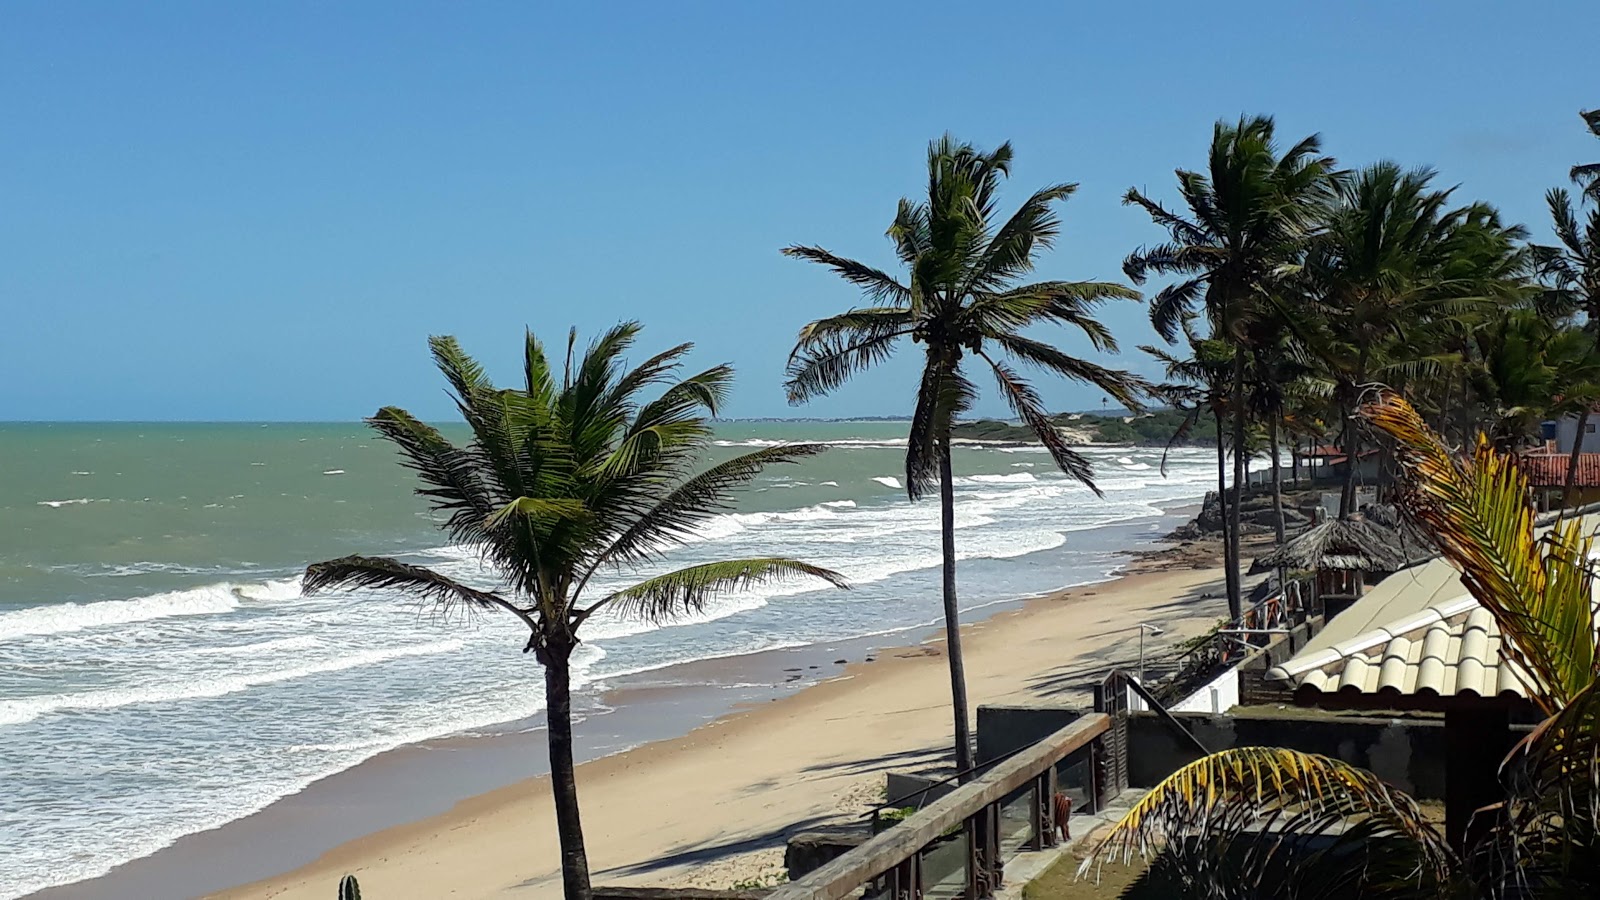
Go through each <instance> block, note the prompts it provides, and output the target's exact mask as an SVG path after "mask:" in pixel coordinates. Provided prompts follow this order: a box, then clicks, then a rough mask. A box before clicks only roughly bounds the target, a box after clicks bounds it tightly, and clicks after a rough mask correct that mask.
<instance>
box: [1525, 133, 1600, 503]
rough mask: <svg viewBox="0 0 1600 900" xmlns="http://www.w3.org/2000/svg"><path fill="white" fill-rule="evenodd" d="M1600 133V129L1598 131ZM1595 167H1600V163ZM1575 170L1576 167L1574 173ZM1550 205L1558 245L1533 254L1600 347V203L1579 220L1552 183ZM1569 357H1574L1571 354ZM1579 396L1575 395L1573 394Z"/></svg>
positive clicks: (1585, 410) (1585, 414)
mask: <svg viewBox="0 0 1600 900" xmlns="http://www.w3.org/2000/svg"><path fill="white" fill-rule="evenodd" d="M1586 116H1588V117H1589V118H1590V122H1591V127H1592V128H1595V129H1600V110H1596V111H1594V112H1591V113H1587V114H1586ZM1597 133H1600V131H1597ZM1588 168H1592V169H1594V170H1595V171H1596V173H1600V163H1596V164H1595V165H1593V166H1590V167H1588ZM1576 175H1577V170H1574V177H1576ZM1597 185H1600V174H1596V176H1595V178H1594V180H1593V181H1592V183H1591V184H1590V189H1591V190H1593V189H1595V187H1596V186H1597ZM1545 203H1546V205H1548V206H1549V207H1550V219H1551V222H1552V223H1553V224H1554V226H1555V231H1556V239H1557V240H1559V241H1560V242H1561V244H1560V246H1535V247H1533V248H1532V250H1533V258H1534V261H1535V264H1536V265H1537V267H1538V271H1539V275H1540V277H1541V278H1543V279H1544V281H1545V283H1546V284H1548V285H1549V286H1550V288H1551V291H1552V293H1553V294H1554V295H1555V298H1554V303H1555V304H1556V305H1559V306H1561V307H1564V308H1565V309H1567V310H1571V311H1575V312H1579V313H1582V315H1583V317H1584V321H1583V327H1584V329H1585V330H1586V331H1588V332H1589V333H1590V334H1591V335H1592V336H1593V339H1594V343H1593V346H1594V347H1595V350H1596V352H1597V353H1600V203H1597V205H1596V206H1595V207H1594V208H1593V209H1590V210H1589V214H1588V216H1587V217H1586V218H1584V219H1583V220H1582V221H1581V222H1580V221H1579V218H1578V211H1577V210H1575V209H1574V208H1573V205H1572V198H1571V197H1569V196H1568V195H1567V192H1566V191H1564V190H1562V189H1560V188H1554V189H1552V190H1551V191H1549V192H1548V193H1546V194H1545ZM1568 358H1569V359H1570V357H1568ZM1575 399H1576V398H1575ZM1591 409H1592V405H1591V404H1590V403H1589V402H1587V401H1580V402H1578V403H1577V405H1576V407H1575V408H1574V409H1573V410H1571V411H1572V412H1574V413H1576V415H1577V416H1578V437H1577V439H1576V440H1575V441H1573V444H1572V456H1571V458H1570V459H1569V460H1568V461H1567V479H1566V488H1565V490H1564V491H1563V492H1562V504H1563V505H1567V504H1566V501H1567V499H1568V498H1570V497H1571V495H1572V490H1573V485H1574V484H1575V483H1576V481H1577V477H1578V454H1579V452H1580V451H1581V450H1582V449H1583V434H1584V426H1585V425H1586V424H1587V423H1588V421H1589V413H1590V411H1591Z"/></svg>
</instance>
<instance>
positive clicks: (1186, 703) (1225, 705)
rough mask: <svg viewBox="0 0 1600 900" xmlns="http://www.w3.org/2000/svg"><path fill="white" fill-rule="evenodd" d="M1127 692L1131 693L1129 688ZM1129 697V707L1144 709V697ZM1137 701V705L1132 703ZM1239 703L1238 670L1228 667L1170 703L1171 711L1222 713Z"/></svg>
mask: <svg viewBox="0 0 1600 900" xmlns="http://www.w3.org/2000/svg"><path fill="white" fill-rule="evenodd" d="M1129 693H1130V694H1131V693H1133V692H1132V691H1131V690H1130V691H1129ZM1128 699H1129V708H1130V709H1144V708H1145V702H1144V698H1143V697H1140V696H1138V695H1137V694H1135V695H1134V696H1132V697H1130V698H1128ZM1133 701H1138V705H1137V706H1134V705H1132V703H1133ZM1238 705H1239V670H1238V669H1237V668H1233V669H1229V670H1228V671H1226V672H1223V673H1222V674H1221V675H1218V676H1217V677H1216V678H1213V679H1212V680H1211V683H1210V684H1204V685H1201V686H1200V689H1199V690H1197V691H1195V692H1194V693H1192V694H1190V695H1189V696H1187V697H1185V698H1183V699H1182V700H1179V701H1178V702H1177V703H1174V704H1172V707H1171V709H1172V711H1173V712H1207V713H1222V712H1227V711H1228V710H1230V709H1233V708H1234V707H1235V706H1238Z"/></svg>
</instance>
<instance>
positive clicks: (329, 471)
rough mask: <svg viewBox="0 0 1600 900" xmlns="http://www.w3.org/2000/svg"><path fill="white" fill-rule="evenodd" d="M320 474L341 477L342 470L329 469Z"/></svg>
mask: <svg viewBox="0 0 1600 900" xmlns="http://www.w3.org/2000/svg"><path fill="white" fill-rule="evenodd" d="M322 474H324V475H343V474H344V470H343V469H329V470H328V471H326V472H323V473H322Z"/></svg>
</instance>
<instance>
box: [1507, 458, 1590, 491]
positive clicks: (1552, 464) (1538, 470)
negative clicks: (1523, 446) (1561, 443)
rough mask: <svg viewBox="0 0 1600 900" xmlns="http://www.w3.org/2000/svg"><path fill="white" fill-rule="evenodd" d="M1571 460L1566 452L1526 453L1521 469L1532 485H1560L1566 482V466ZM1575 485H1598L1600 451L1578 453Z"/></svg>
mask: <svg viewBox="0 0 1600 900" xmlns="http://www.w3.org/2000/svg"><path fill="white" fill-rule="evenodd" d="M1570 460H1571V457H1570V455H1568V454H1566V453H1527V454H1524V455H1523V457H1522V471H1523V472H1524V473H1525V474H1526V475H1527V476H1528V483H1529V484H1532V485H1533V486H1534V487H1561V486H1563V485H1565V484H1566V483H1567V466H1568V464H1569V462H1570ZM1574 484H1575V486H1577V487H1600V453H1580V454H1578V478H1577V480H1576V481H1575V482H1574Z"/></svg>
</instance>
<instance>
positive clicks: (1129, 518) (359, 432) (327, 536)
mask: <svg viewBox="0 0 1600 900" xmlns="http://www.w3.org/2000/svg"><path fill="white" fill-rule="evenodd" d="M905 427H906V426H905V425H904V424H901V423H798V422H796V423H784V422H778V423H726V424H724V425H722V426H720V427H719V429H718V432H717V437H718V440H717V441H716V445H715V446H714V447H713V448H712V451H711V456H712V458H714V459H720V458H725V457H726V456H729V455H732V454H735V453H739V452H744V451H747V450H749V449H752V448H755V447H760V446H767V445H769V444H771V443H775V442H779V441H796V440H814V441H824V442H826V443H828V444H830V445H831V447H830V450H829V452H827V453H825V454H823V455H821V456H820V457H818V458H816V459H813V460H809V461H807V462H805V463H803V464H800V465H793V466H781V467H776V468H773V469H770V470H769V471H768V472H767V474H766V475H764V476H763V477H762V478H760V479H759V480H758V481H756V482H755V483H754V484H752V485H751V486H750V488H749V489H747V490H746V491H745V492H744V493H743V494H742V495H741V497H740V500H739V504H738V508H737V510H736V511H735V512H731V513H729V514H726V515H722V516H718V517H717V518H715V519H713V520H711V521H709V522H708V523H706V525H705V527H704V528H703V529H701V531H700V532H699V534H698V535H697V536H696V537H695V539H694V540H692V541H691V542H689V543H688V544H686V545H685V546H683V547H680V548H677V549H675V550H673V551H672V552H671V553H670V554H669V558H668V560H667V563H666V565H670V566H673V567H676V566H680V565H688V564H692V563H695V562H699V561H706V560H710V559H716V558H731V557H735V556H756V555H772V554H777V553H782V554H786V555H792V556H797V557H799V558H801V559H805V560H808V561H810V562H814V563H818V564H821V565H826V566H830V567H833V568H836V569H838V570H840V571H842V572H844V573H845V574H846V575H847V576H849V577H850V579H851V580H852V581H853V582H854V584H855V589H854V590H851V591H848V592H842V591H834V590H819V589H818V588H816V587H815V586H814V585H812V584H807V583H792V584H784V585H779V586H772V587H766V588H762V589H759V590H756V591H751V592H748V593H744V594H737V595H731V596H727V597H724V598H722V599H720V600H718V601H716V602H714V603H713V604H712V605H711V606H710V607H709V608H708V609H707V610H706V611H705V612H704V613H703V614H702V615H700V616H697V617H695V618H693V619H690V620H686V621H683V622H678V623H674V624H671V625H667V626H662V627H654V626H649V625H646V624H643V623H640V622H633V621H624V620H619V619H616V618H610V619H606V618H599V617H597V619H596V620H595V621H592V622H591V623H589V625H588V626H587V628H586V632H585V635H586V638H587V640H586V643H585V644H584V645H583V646H582V647H581V648H580V650H579V653H578V656H577V659H576V675H577V680H578V683H579V685H580V688H579V694H580V695H581V699H580V701H579V702H578V704H577V706H578V713H579V715H580V716H593V715H600V714H604V713H605V712H606V710H605V709H604V707H602V706H600V705H599V703H598V702H597V700H595V699H594V698H595V697H596V696H597V695H598V694H599V693H600V688H602V687H603V685H604V681H605V680H606V679H607V678H614V677H616V676H619V675H622V674H628V673H636V672H640V671H647V670H650V669H655V668H659V667H663V666H668V665H671V664H673V663H678V662H684V661H687V660H691V659H703V658H707V657H717V656H732V655H737V654H742V653H749V652H752V651H757V650H761V649H767V648H773V647H782V646H796V645H803V644H806V643H810V642H820V641H829V640H837V639H842V638H848V637H858V636H865V635H876V634H881V635H885V636H892V635H895V634H897V633H900V632H905V631H908V630H910V629H917V628H921V627H925V626H927V625H930V624H933V623H936V622H937V621H938V620H939V609H940V600H939V594H938V581H937V575H938V573H937V566H938V562H939V556H938V509H937V506H936V505H934V504H932V503H920V504H911V503H909V502H907V501H906V499H905V496H904V492H903V490H902V489H901V484H900V478H901V470H902V459H903V453H904V438H903V434H904V429H905ZM1087 453H1088V455H1089V456H1090V457H1091V458H1092V459H1093V460H1094V462H1095V465H1096V470H1097V473H1098V475H1099V483H1100V485H1101V487H1102V488H1103V489H1104V490H1105V492H1106V497H1105V499H1103V500H1101V499H1097V498H1095V497H1094V496H1093V495H1092V494H1090V493H1089V492H1088V491H1087V490H1085V489H1084V488H1082V487H1080V486H1078V485H1076V484H1074V483H1071V482H1069V481H1068V480H1067V479H1065V478H1064V477H1062V476H1061V475H1060V474H1059V473H1058V472H1056V471H1054V470H1053V469H1052V468H1051V466H1050V461H1049V457H1048V456H1046V455H1045V454H1044V453H1043V451H1042V450H1040V449H1039V448H1028V447H1004V446H995V445H978V444H963V445H961V446H959V447H958V449H957V453H956V459H955V470H956V472H957V485H956V527H957V530H958V536H957V541H958V546H959V550H960V555H961V558H962V565H961V568H960V573H959V574H960V580H961V599H962V605H963V607H964V609H966V610H968V611H969V612H968V618H969V620H970V619H971V618H974V617H976V615H981V610H982V608H983V607H985V606H992V605H995V604H997V603H1001V602H1004V601H1008V600H1012V599H1015V598H1017V597H1020V596H1027V595H1030V594H1036V593H1040V592H1043V591H1048V590H1053V589H1056V588H1059V587H1062V586H1065V585H1069V584H1081V583H1087V582H1091V581H1097V580H1102V579H1104V578H1106V577H1108V576H1109V575H1111V574H1112V573H1113V572H1114V570H1115V569H1116V568H1117V567H1118V566H1119V565H1120V558H1119V557H1118V555H1117V553H1116V551H1117V550H1119V549H1121V548H1123V547H1125V546H1126V545H1127V544H1128V543H1129V542H1130V541H1132V540H1133V538H1132V537H1130V536H1131V535H1138V534H1140V533H1141V529H1143V530H1144V531H1145V532H1148V531H1149V530H1151V529H1154V528H1156V525H1155V518H1156V517H1157V516H1158V514H1159V513H1160V512H1161V510H1162V509H1164V508H1170V507H1172V506H1175V505H1179V504H1181V503H1185V502H1190V501H1193V500H1196V499H1198V498H1199V497H1200V496H1201V495H1202V494H1203V493H1204V491H1205V489H1206V486H1207V485H1208V484H1209V483H1210V478H1211V477H1212V473H1213V471H1214V470H1213V469H1212V466H1213V465H1214V456H1213V455H1212V454H1211V453H1210V452H1208V451H1202V450H1176V451H1174V453H1173V455H1172V458H1171V460H1170V464H1169V469H1168V472H1167V475H1166V476H1165V477H1163V476H1162V475H1161V474H1160V472H1159V471H1158V465H1159V456H1160V454H1159V451H1151V450H1141V449H1129V448H1092V449H1089V450H1088V451H1087ZM412 487H413V484H412V482H411V481H410V480H409V478H408V473H407V472H406V471H405V470H403V469H402V468H401V467H400V466H399V465H398V464H397V462H396V457H395V454H394V452H393V451H392V450H391V449H390V448H389V446H388V445H386V444H384V443H383V442H381V441H379V440H377V439H375V438H374V437H373V435H372V434H371V433H369V432H367V431H366V430H365V429H364V428H363V427H362V426H360V425H358V424H276V423H275V424H262V425H249V424H110V425H105V424H49V425H44V424H21V425H0V760H3V761H4V771H3V774H0V784H3V787H0V846H4V847H5V848H6V849H7V852H6V853H4V854H0V898H13V897H18V896H21V895H23V894H26V893H29V892H31V891H33V890H37V889H39V888H42V887H46V886H49V885H53V884H61V883H65V882H70V881H75V880H78V879H82V878H87V877H92V876H94V875H98V874H101V873H103V872H105V871H106V870H108V869H109V868H111V867H112V866H114V865H116V864H118V863H121V862H124V861H126V860H129V859H133V858H136V857H140V856H144V855H147V854H149V853H152V852H154V851H156V850H158V849H160V848H161V847H163V846H165V845H167V844H169V843H171V842H172V841H174V840H176V839H177V838H178V837H180V836H182V835H184V834H188V833H192V832H195V831H199V830H203V829H206V828H211V827H215V826H217V825H220V824H222V823H224V822H227V821H230V820H232V819H236V818H239V817H242V816H245V815H248V814H250V813H252V812H255V811H257V810H259V809H261V808H262V807H264V806H266V805H267V804H269V803H271V802H272V801H273V800H276V799H278V798H281V797H283V796H286V795H288V794H291V793H294V792H296V791H298V790H300V789H302V788H303V787H305V786H306V785H307V784H309V783H311V782H312V781H315V780H316V779H318V778H321V777H323V776H326V775H329V774H332V773H334V772H337V771H340V770H342V769H345V768H348V767H350V766H353V765H355V764H356V763H358V762H360V761H362V760H364V759H366V758H368V757H370V756H372V755H374V754H376V753H379V752H382V751H384V750H387V749H390V748H393V747H396V746H399V745H401V744H404V743H408V742H413V741H417V740H423V739H426V738H431V737H437V736H442V735H448V734H454V733H462V732H472V731H475V730H481V729H491V728H493V727H494V726H496V725H497V724H500V723H507V722H514V721H517V720H521V719H525V718H527V717H529V716H532V715H534V714H536V713H537V712H539V711H540V710H541V709H542V708H543V702H542V698H541V692H542V680H541V673H540V671H539V669H538V667H537V665H536V664H534V662H533V661H532V659H531V658H530V657H527V656H524V655H523V654H522V653H521V652H520V651H521V647H522V644H523V640H524V634H523V633H522V632H521V631H520V626H519V625H518V624H517V623H515V622H514V621H511V620H508V619H502V618H500V617H496V616H492V615H477V616H472V617H463V616H460V615H455V616H451V617H446V616H444V615H442V614H441V613H440V612H438V611H437V610H435V609H432V608H430V607H427V606H423V605H419V604H418V603H416V602H415V601H412V600H409V599H407V598H405V597H402V596H397V595H386V594H383V593H381V592H367V593H362V594H337V593H330V594H326V595H318V596H315V597H305V596H302V595H301V592H300V588H299V582H298V578H299V574H300V572H301V571H302V570H303V569H304V567H305V565H306V564H307V563H309V562H312V561H315V560H319V559H328V558H332V557H337V556H342V555H345V554H349V553H366V554H381V555H391V556H398V557H400V558H402V559H405V560H407V561H410V562H414V563H419V564H424V565H429V566H434V567H438V568H440V569H441V570H443V571H445V572H447V573H449V574H451V575H452V576H455V577H458V578H462V579H465V580H467V581H469V582H478V583H482V584H484V585H486V586H487V585H489V584H491V583H492V581H493V579H492V576H491V575H490V574H489V573H488V572H486V571H485V570H484V569H483V568H482V567H481V566H480V565H479V563H478V561H477V560H476V559H474V558H473V557H472V556H471V555H470V554H468V553H465V552H463V551H462V550H461V549H460V548H457V547H452V546H448V545H443V544H442V541H443V536H442V534H441V533H440V532H439V531H438V530H437V528H436V527H435V524H434V520H433V517H432V516H431V515H430V514H429V512H428V511H427V510H426V508H425V507H424V506H423V504H422V503H421V502H420V501H419V500H418V499H417V498H415V497H414V496H413V495H412V494H411V488H412ZM1142 523H1143V524H1142ZM1147 536H1149V537H1154V536H1155V535H1153V534H1148V535H1147ZM630 574H631V575H632V576H634V577H637V575H639V574H647V573H619V574H617V575H616V576H614V577H610V578H608V579H606V580H605V582H604V583H598V584H595V585H593V587H592V590H599V591H603V590H605V589H607V588H608V587H611V586H613V585H622V584H624V583H626V580H627V578H628V577H629V576H630ZM585 688H587V690H585ZM579 727H580V728H581V725H580V726H579Z"/></svg>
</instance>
